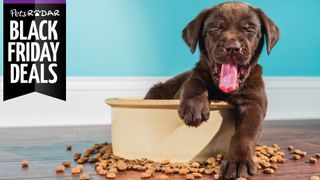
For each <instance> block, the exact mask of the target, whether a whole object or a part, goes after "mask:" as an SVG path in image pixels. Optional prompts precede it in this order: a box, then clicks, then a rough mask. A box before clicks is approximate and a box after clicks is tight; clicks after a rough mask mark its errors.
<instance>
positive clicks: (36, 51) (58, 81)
mask: <svg viewBox="0 0 320 180" xmlns="http://www.w3.org/2000/svg"><path fill="white" fill-rule="evenodd" d="M37 2H38V1H37ZM3 14H4V16H3V17H4V21H3V22H4V27H3V28H4V31H3V32H4V38H3V39H4V41H3V43H4V45H3V47H4V51H3V54H4V58H3V80H4V81H3V87H4V90H3V97H4V101H5V100H9V99H12V98H15V97H18V96H22V95H25V94H28V93H31V92H38V93H42V94H45V95H48V96H51V97H55V98H58V99H61V100H66V5H65V4H62V3H60V4H32V3H29V4H17V3H13V4H11V3H8V4H6V3H5V4H4V12H3Z"/></svg>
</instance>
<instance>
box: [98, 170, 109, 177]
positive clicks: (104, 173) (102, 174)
mask: <svg viewBox="0 0 320 180" xmlns="http://www.w3.org/2000/svg"><path fill="white" fill-rule="evenodd" d="M107 173H108V171H107V170H104V169H101V170H100V171H98V174H99V175H100V176H105V175H107Z"/></svg>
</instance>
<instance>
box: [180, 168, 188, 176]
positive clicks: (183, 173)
mask: <svg viewBox="0 0 320 180" xmlns="http://www.w3.org/2000/svg"><path fill="white" fill-rule="evenodd" d="M188 173H189V169H186V168H183V169H180V170H179V174H180V175H187V174H188Z"/></svg>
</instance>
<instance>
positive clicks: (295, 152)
mask: <svg viewBox="0 0 320 180" xmlns="http://www.w3.org/2000/svg"><path fill="white" fill-rule="evenodd" d="M293 153H294V154H297V155H300V156H302V157H304V156H306V155H307V152H305V151H301V150H299V149H296V150H294V151H293Z"/></svg>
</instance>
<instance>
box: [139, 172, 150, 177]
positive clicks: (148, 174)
mask: <svg viewBox="0 0 320 180" xmlns="http://www.w3.org/2000/svg"><path fill="white" fill-rule="evenodd" d="M151 176H152V174H150V173H147V172H143V173H141V174H140V177H141V178H149V177H151Z"/></svg>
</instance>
